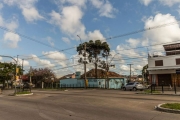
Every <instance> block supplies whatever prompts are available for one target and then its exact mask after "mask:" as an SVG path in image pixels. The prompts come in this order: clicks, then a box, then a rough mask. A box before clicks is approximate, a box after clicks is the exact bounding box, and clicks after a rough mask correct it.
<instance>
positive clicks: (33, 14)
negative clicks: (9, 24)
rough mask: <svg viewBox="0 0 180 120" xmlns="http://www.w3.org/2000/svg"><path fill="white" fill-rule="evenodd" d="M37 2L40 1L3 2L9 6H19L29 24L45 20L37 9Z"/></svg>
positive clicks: (4, 0)
mask: <svg viewBox="0 0 180 120" xmlns="http://www.w3.org/2000/svg"><path fill="white" fill-rule="evenodd" d="M37 1H38V0H3V2H4V3H5V4H7V5H9V6H13V5H16V6H18V7H19V8H20V9H21V10H22V14H23V16H24V17H25V19H26V21H27V22H34V21H37V20H41V19H44V18H43V16H41V15H40V14H39V12H38V10H37V9H36V8H35V3H36V2H37Z"/></svg>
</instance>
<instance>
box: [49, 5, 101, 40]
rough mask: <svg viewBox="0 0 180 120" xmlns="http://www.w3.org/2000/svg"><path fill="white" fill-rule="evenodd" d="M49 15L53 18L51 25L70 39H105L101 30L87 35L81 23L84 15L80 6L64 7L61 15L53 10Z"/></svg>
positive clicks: (50, 21)
mask: <svg viewBox="0 0 180 120" xmlns="http://www.w3.org/2000/svg"><path fill="white" fill-rule="evenodd" d="M49 15H50V17H51V19H50V20H49V23H50V24H54V25H56V26H58V27H59V28H60V30H61V31H62V32H63V33H64V34H66V35H68V36H69V38H70V39H76V40H79V38H78V37H77V35H79V36H80V37H81V40H89V39H102V38H104V37H103V35H102V34H101V32H100V31H99V30H95V31H93V32H91V31H89V32H88V33H87V34H86V32H85V30H86V28H85V26H84V24H83V23H82V22H81V19H82V17H83V15H84V13H83V11H82V9H81V8H80V7H78V6H75V5H73V6H66V7H63V8H62V10H61V12H60V13H57V12H55V11H54V10H53V11H52V12H51V13H50V14H49Z"/></svg>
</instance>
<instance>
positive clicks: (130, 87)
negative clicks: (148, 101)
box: [123, 82, 144, 91]
mask: <svg viewBox="0 0 180 120" xmlns="http://www.w3.org/2000/svg"><path fill="white" fill-rule="evenodd" d="M123 90H124V91H125V90H134V91H136V90H141V91H142V90H144V86H143V85H142V84H140V83H139V82H130V83H127V84H126V85H125V86H124V87H123Z"/></svg>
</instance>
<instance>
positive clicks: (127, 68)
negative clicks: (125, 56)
mask: <svg viewBox="0 0 180 120" xmlns="http://www.w3.org/2000/svg"><path fill="white" fill-rule="evenodd" d="M120 69H121V70H123V71H129V70H130V68H129V67H128V66H126V65H121V66H120Z"/></svg>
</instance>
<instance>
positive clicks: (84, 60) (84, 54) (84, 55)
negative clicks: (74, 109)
mask: <svg viewBox="0 0 180 120" xmlns="http://www.w3.org/2000/svg"><path fill="white" fill-rule="evenodd" d="M77 37H79V39H80V41H81V37H80V36H79V35H77ZM81 44H82V41H81ZM83 57H84V59H83V61H80V62H83V63H84V88H87V86H86V79H87V78H86V63H87V61H86V43H84V53H83Z"/></svg>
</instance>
